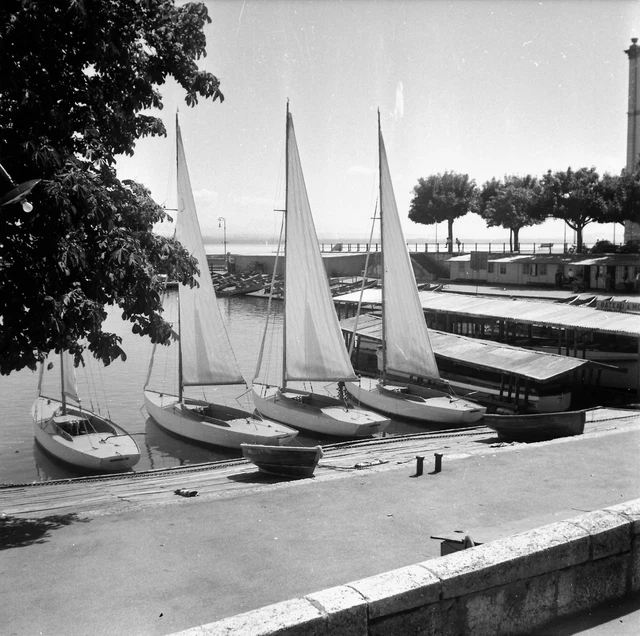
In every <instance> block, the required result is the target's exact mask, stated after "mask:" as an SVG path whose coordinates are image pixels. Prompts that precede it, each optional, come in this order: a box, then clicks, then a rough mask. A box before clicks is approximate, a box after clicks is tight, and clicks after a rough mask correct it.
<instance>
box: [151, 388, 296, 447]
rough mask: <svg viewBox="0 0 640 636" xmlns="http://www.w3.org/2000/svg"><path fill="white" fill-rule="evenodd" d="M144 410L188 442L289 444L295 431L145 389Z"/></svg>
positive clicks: (245, 414) (220, 407)
mask: <svg viewBox="0 0 640 636" xmlns="http://www.w3.org/2000/svg"><path fill="white" fill-rule="evenodd" d="M144 404H145V408H146V409H147V413H148V414H149V415H150V416H151V417H152V418H153V419H154V420H155V421H156V423H157V424H158V425H159V426H161V427H162V428H163V429H165V430H167V431H169V432H170V433H173V434H174V435H178V436H180V437H184V438H186V439H188V440H190V441H194V442H198V443H201V444H207V445H212V446H222V447H224V448H240V447H241V444H271V445H275V446H282V445H285V444H288V443H289V442H290V441H291V440H292V439H293V438H294V437H295V436H296V434H297V431H295V430H291V429H290V428H288V427H287V426H283V425H282V424H280V423H279V422H271V421H269V420H266V419H261V418H258V417H255V415H254V414H253V413H248V412H246V411H243V410H242V409H236V408H232V407H228V406H223V405H219V404H212V403H210V402H206V401H204V400H195V399H191V398H183V399H182V400H179V399H178V397H177V396H175V395H163V394H161V393H157V392H155V391H149V390H146V391H145V392H144Z"/></svg>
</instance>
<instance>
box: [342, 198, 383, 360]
mask: <svg viewBox="0 0 640 636" xmlns="http://www.w3.org/2000/svg"><path fill="white" fill-rule="evenodd" d="M377 214H378V198H376V205H375V208H374V211H373V221H372V223H371V234H369V249H368V250H367V258H366V259H365V262H364V276H363V277H362V286H361V287H360V297H359V298H358V308H357V309H356V319H355V322H354V324H353V332H352V335H351V342H350V343H349V359H351V356H352V355H353V349H354V347H355V343H356V334H357V332H358V321H359V320H360V311H361V309H362V297H363V295H364V289H365V284H366V281H367V274H368V272H369V257H370V256H371V241H372V240H373V230H374V228H375V225H376V218H377Z"/></svg>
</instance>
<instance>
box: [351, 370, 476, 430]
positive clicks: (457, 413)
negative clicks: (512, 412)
mask: <svg viewBox="0 0 640 636" xmlns="http://www.w3.org/2000/svg"><path fill="white" fill-rule="evenodd" d="M345 386H346V389H347V391H348V392H349V393H350V394H351V395H352V396H353V398H354V399H355V400H356V401H357V402H358V403H360V404H364V405H366V406H368V407H369V408H372V409H375V410H377V411H381V412H383V413H386V414H387V415H391V416H392V417H401V418H404V419H411V420H418V421H423V422H426V423H429V422H433V423H438V424H450V425H452V426H456V425H458V426H459V425H464V424H472V423H473V422H477V421H478V420H480V418H482V416H483V415H484V414H485V413H486V410H487V409H486V408H485V407H483V406H480V405H479V404H475V403H473V402H470V401H468V400H464V399H461V398H458V397H455V396H451V395H449V394H448V393H445V392H444V391H437V390H434V389H430V388H426V387H419V386H416V385H411V384H405V385H400V384H392V383H384V384H383V383H382V382H380V381H379V380H377V379H374V378H361V380H360V382H359V383H357V384H356V383H355V382H347V383H346V385H345Z"/></svg>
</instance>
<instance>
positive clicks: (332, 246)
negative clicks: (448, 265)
mask: <svg viewBox="0 0 640 636" xmlns="http://www.w3.org/2000/svg"><path fill="white" fill-rule="evenodd" d="M370 246H371V249H370V250H369V247H370ZM407 247H408V249H409V251H410V252H426V253H431V254H437V253H443V254H464V253H469V252H489V253H491V254H571V253H573V252H575V245H571V244H569V243H554V242H548V243H545V242H544V241H543V242H540V243H520V245H519V246H518V247H519V249H518V250H514V249H513V248H512V247H511V246H510V245H509V243H500V242H496V241H478V242H474V243H471V242H464V243H463V242H460V244H455V245H453V246H449V245H448V244H447V243H440V242H420V243H418V242H415V241H414V242H412V241H407ZM589 247H590V245H587V244H586V243H585V244H583V249H584V251H585V252H586V251H587V250H588V249H589ZM320 249H321V250H322V251H323V252H333V253H345V252H346V253H349V252H352V253H358V252H367V251H371V252H379V251H380V243H371V244H369V243H345V242H342V243H321V244H320Z"/></svg>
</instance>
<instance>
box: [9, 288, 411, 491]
mask: <svg viewBox="0 0 640 636" xmlns="http://www.w3.org/2000/svg"><path fill="white" fill-rule="evenodd" d="M176 298H177V293H175V292H174V293H172V294H169V296H168V298H167V300H166V303H165V306H166V317H167V319H169V320H172V319H173V315H172V310H173V308H174V307H175V305H176ZM218 302H219V303H220V306H221V308H222V311H223V316H224V318H225V321H226V323H227V327H228V330H229V336H230V339H231V342H232V345H233V347H234V349H235V352H236V356H237V358H238V363H239V365H240V369H241V370H242V372H243V375H244V377H245V379H246V380H247V381H248V382H251V380H252V378H253V376H254V372H255V367H256V361H257V357H258V352H259V348H260V343H261V340H262V334H263V331H264V324H265V319H266V313H267V306H268V302H267V301H266V300H265V299H262V298H251V297H243V296H238V297H226V298H219V299H218ZM279 304H280V303H274V306H275V305H279ZM279 324H280V321H279V320H278V319H277V317H276V320H275V325H276V328H277V326H278V325H279ZM106 328H107V329H109V330H112V331H114V332H116V333H118V334H119V335H120V336H121V337H122V339H123V348H124V350H125V351H126V352H127V360H126V362H121V361H117V362H114V363H113V364H111V365H110V366H109V367H100V366H99V365H98V364H97V363H95V362H94V361H91V364H88V365H87V369H88V370H90V373H89V372H87V373H85V371H84V370H82V369H80V370H78V388H79V393H80V397H81V398H82V401H83V405H84V406H86V407H87V408H91V406H92V404H93V406H99V411H100V413H102V414H103V415H105V414H107V415H108V416H109V417H110V418H111V419H112V420H113V421H114V422H115V423H117V424H119V425H120V426H122V427H123V428H124V429H125V430H127V432H128V433H129V434H131V435H133V436H135V439H136V441H137V443H138V446H139V447H140V450H141V457H140V461H139V462H138V464H137V465H136V466H135V467H134V470H136V471H142V470H149V469H158V468H168V467H172V466H179V465H187V464H197V463H202V462H208V461H215V460H220V459H229V458H234V457H240V456H241V452H240V451H235V450H226V449H215V448H212V447H210V448H204V447H201V446H198V445H196V444H191V443H189V442H186V441H182V440H178V439H177V438H175V437H172V436H170V435H169V434H167V433H165V432H164V431H163V430H162V429H160V428H159V427H158V426H157V425H156V424H155V423H154V422H153V420H151V419H150V418H149V417H148V416H147V414H146V412H145V410H144V399H143V387H144V384H145V379H146V375H147V369H148V365H149V360H150V357H151V350H152V346H151V343H150V342H149V340H147V339H146V338H141V337H139V336H136V335H134V334H133V333H132V332H131V329H130V327H129V326H128V324H127V323H124V322H123V321H122V320H121V318H120V313H119V311H116V310H112V311H111V312H110V314H109V318H108V319H107V324H106ZM176 350H177V346H175V345H171V346H169V347H161V348H160V350H159V353H158V354H157V355H156V361H155V363H154V372H153V375H152V381H151V384H150V386H151V388H158V383H159V382H162V381H164V382H166V384H165V388H166V389H167V391H168V390H169V389H170V388H172V385H173V384H174V383H175V352H176ZM164 358H168V362H165V360H164ZM172 359H173V361H172ZM57 366H58V365H57V364H56V367H55V369H54V370H53V371H52V372H51V374H50V375H51V378H45V382H44V385H43V388H44V389H45V390H44V391H43V392H44V393H45V394H46V395H51V396H55V397H57V396H58V395H59V391H58V388H57V382H58V381H59V380H58V376H57ZM54 373H55V375H54ZM37 387H38V374H37V373H35V372H32V371H29V370H26V371H20V372H18V373H12V374H11V375H9V376H0V406H1V408H0V484H7V483H30V482H33V481H44V480H50V479H64V478H68V477H73V476H77V474H76V473H74V472H73V471H72V470H71V469H69V468H68V467H65V466H62V465H60V464H57V463H56V462H55V461H54V460H52V459H51V458H49V457H48V456H47V455H44V454H43V452H42V451H41V450H40V447H39V446H37V445H36V444H35V441H34V437H33V420H32V418H31V414H30V410H31V405H32V404H33V402H34V400H35V399H36V395H37ZM322 388H323V387H317V386H314V389H315V390H322ZM244 392H245V391H244V389H243V388H242V387H233V388H232V387H224V388H221V389H209V390H207V391H206V392H205V395H206V396H208V397H210V398H214V399H215V398H216V396H218V397H219V396H220V395H221V394H223V397H225V398H226V399H227V400H229V399H234V398H237V399H238V401H239V402H240V404H241V405H242V406H243V407H245V408H249V409H251V410H252V409H253V406H252V404H251V398H250V393H248V392H247V393H245V394H244V395H242V394H243V393H244ZM202 394H203V393H202V391H201V392H200V393H199V395H202ZM196 395H198V393H196ZM105 406H106V408H105ZM420 430H424V429H423V428H421V427H418V426H416V425H414V424H410V423H404V422H394V423H392V426H391V427H390V428H389V429H388V430H387V434H391V435H398V434H405V433H415V432H418V431H420ZM296 440H298V443H299V444H302V445H305V446H307V445H314V444H316V443H330V442H334V441H338V440H335V439H329V438H325V439H316V438H313V437H309V436H307V435H305V434H302V433H301V434H299V435H298V437H296Z"/></svg>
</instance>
